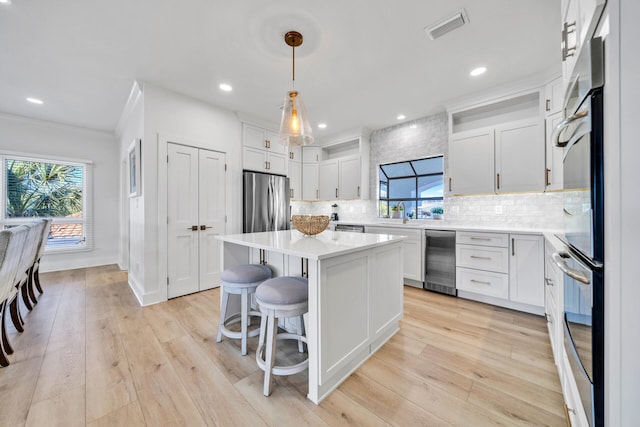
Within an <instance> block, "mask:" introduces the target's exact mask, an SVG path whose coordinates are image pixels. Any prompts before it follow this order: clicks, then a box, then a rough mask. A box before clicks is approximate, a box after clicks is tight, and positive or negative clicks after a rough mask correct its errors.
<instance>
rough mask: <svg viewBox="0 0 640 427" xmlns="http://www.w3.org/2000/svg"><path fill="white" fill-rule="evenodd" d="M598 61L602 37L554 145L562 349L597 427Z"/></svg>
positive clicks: (600, 392) (574, 87)
mask: <svg viewBox="0 0 640 427" xmlns="http://www.w3.org/2000/svg"><path fill="white" fill-rule="evenodd" d="M603 64H604V61H603V43H602V39H600V38H595V39H592V40H591V41H590V42H589V43H587V44H585V45H584V46H583V49H582V51H581V53H580V56H579V57H578V58H577V60H576V66H575V74H574V76H573V77H572V79H571V81H570V85H569V88H568V91H567V95H566V97H565V100H566V101H565V116H566V119H565V120H564V121H563V122H562V123H560V125H558V128H557V129H556V132H555V133H554V140H555V141H554V142H555V145H556V146H557V147H559V149H562V150H563V179H564V182H563V187H564V188H563V198H564V203H563V205H564V206H563V207H564V232H563V234H561V235H558V237H559V238H560V239H561V240H562V241H563V242H564V243H565V244H566V245H567V248H566V250H565V251H563V252H559V253H556V254H554V257H553V258H554V261H555V263H556V264H557V265H558V267H559V268H560V269H561V270H562V271H563V272H564V275H565V276H564V328H565V334H564V335H565V350H566V354H567V357H568V359H569V364H570V366H571V370H572V372H573V375H574V378H575V380H576V385H577V387H578V391H579V393H580V399H581V400H582V403H583V406H584V409H585V413H586V415H587V419H588V421H589V423H590V424H591V425H592V426H601V425H604V183H603V180H604V170H603V167H604V162H603V102H602V86H603V82H604V65H603Z"/></svg>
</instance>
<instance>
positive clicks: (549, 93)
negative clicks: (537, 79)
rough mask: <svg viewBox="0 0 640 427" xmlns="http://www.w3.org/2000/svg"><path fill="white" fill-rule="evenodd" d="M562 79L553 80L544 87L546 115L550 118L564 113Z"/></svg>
mask: <svg viewBox="0 0 640 427" xmlns="http://www.w3.org/2000/svg"><path fill="white" fill-rule="evenodd" d="M563 88H564V86H563V85H562V77H558V78H556V79H553V80H552V81H550V82H549V83H547V84H546V85H545V87H544V98H545V99H544V114H545V116H550V115H552V114H555V113H559V112H562V107H563V102H564V90H563Z"/></svg>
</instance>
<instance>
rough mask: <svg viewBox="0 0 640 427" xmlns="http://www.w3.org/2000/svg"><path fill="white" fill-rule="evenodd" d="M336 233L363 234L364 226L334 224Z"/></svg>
mask: <svg viewBox="0 0 640 427" xmlns="http://www.w3.org/2000/svg"><path fill="white" fill-rule="evenodd" d="M336 231H351V232H353V233H364V225H356V224H336Z"/></svg>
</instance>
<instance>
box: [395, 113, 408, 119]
mask: <svg viewBox="0 0 640 427" xmlns="http://www.w3.org/2000/svg"><path fill="white" fill-rule="evenodd" d="M406 118H407V116H405V115H404V114H398V117H396V119H398V120H404V119H406Z"/></svg>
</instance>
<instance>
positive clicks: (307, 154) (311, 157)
mask: <svg viewBox="0 0 640 427" xmlns="http://www.w3.org/2000/svg"><path fill="white" fill-rule="evenodd" d="M321 160H322V147H303V148H302V162H303V163H320V161H321Z"/></svg>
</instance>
